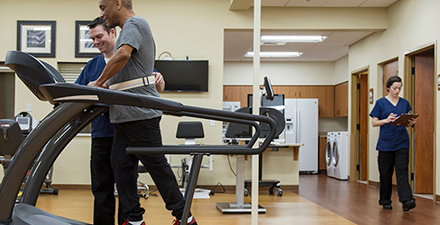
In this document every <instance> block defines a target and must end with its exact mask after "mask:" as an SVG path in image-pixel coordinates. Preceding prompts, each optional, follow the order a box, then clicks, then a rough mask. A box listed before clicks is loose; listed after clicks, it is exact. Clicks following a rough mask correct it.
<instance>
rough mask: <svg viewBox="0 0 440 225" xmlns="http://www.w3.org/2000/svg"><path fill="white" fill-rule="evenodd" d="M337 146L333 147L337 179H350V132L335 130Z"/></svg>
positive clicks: (333, 160)
mask: <svg viewBox="0 0 440 225" xmlns="http://www.w3.org/2000/svg"><path fill="white" fill-rule="evenodd" d="M334 141H335V144H334V145H333V146H335V147H334V148H333V152H332V153H333V159H332V162H333V163H332V164H333V166H334V174H335V178H336V179H340V180H348V169H349V165H350V160H349V156H350V152H349V148H348V146H349V142H348V132H335V138H334Z"/></svg>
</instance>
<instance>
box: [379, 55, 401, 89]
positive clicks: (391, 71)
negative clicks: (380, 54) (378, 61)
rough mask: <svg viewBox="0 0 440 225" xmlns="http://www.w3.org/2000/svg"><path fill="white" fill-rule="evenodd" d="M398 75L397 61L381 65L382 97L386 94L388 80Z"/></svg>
mask: <svg viewBox="0 0 440 225" xmlns="http://www.w3.org/2000/svg"><path fill="white" fill-rule="evenodd" d="M398 75H399V61H397V60H395V61H392V62H388V63H386V64H384V65H383V96H384V97H385V96H386V95H387V94H388V91H387V86H386V83H387V80H388V78H390V77H392V76H398Z"/></svg>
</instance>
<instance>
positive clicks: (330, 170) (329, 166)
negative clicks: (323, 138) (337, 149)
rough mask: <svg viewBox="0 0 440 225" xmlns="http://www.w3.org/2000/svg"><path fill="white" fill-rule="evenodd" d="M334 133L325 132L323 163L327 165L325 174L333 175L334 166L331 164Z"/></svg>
mask: <svg viewBox="0 0 440 225" xmlns="http://www.w3.org/2000/svg"><path fill="white" fill-rule="evenodd" d="M334 139H335V134H334V133H333V132H328V133H327V147H326V149H325V164H326V165H327V176H329V177H335V167H334V166H333V162H332V159H333V153H332V151H333V143H334V142H335V140H334Z"/></svg>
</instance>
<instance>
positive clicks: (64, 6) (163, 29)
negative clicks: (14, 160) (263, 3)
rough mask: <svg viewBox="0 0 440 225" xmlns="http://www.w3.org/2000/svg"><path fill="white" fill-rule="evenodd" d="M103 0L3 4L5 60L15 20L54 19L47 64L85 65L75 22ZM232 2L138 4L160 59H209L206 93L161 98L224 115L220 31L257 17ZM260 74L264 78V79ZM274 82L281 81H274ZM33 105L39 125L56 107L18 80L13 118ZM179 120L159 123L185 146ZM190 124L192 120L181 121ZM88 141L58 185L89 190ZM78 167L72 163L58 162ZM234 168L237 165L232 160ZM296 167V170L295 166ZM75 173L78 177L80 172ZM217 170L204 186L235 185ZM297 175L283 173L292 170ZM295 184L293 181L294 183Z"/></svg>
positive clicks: (364, 11) (358, 23)
mask: <svg viewBox="0 0 440 225" xmlns="http://www.w3.org/2000/svg"><path fill="white" fill-rule="evenodd" d="M97 5H98V1H97V0H96V1H91V0H77V1H66V0H64V1H59V0H44V1H43V0H42V1H32V0H20V1H2V7H1V8H0V21H1V23H0V30H1V31H2V40H1V42H0V61H4V57H5V55H6V52H7V51H9V50H15V49H16V26H17V22H16V21H17V20H56V21H57V41H56V42H57V43H56V58H44V59H43V60H44V61H46V62H48V63H50V64H52V65H53V66H55V67H56V65H57V62H86V61H87V59H82V58H78V59H77V58H74V37H75V20H91V19H93V18H94V17H96V16H97V15H98V14H99V10H98V6H97ZM228 7H229V1H228V0H186V1H181V0H168V1H153V0H145V1H141V0H134V9H135V12H136V13H137V14H138V15H140V16H142V17H145V18H146V19H147V21H149V23H150V25H151V28H152V31H153V35H154V37H155V41H156V47H157V48H156V55H157V56H158V55H159V54H160V53H161V52H163V51H169V52H171V53H172V55H173V57H174V58H175V59H183V58H184V57H185V56H187V55H188V56H189V57H190V58H191V59H208V60H209V65H210V67H209V72H210V78H209V92H208V93H201V94H200V93H182V94H171V93H165V94H162V97H164V98H167V99H172V100H175V101H179V102H182V103H183V104H188V105H194V106H202V107H207V108H217V109H221V102H222V85H223V74H224V73H223V37H224V34H223V31H224V29H250V28H252V26H253V21H252V20H253V12H252V10H249V11H234V12H232V11H229V10H228ZM387 23H388V22H387V10H386V9H381V8H355V9H351V8H285V9H277V8H264V9H263V10H262V29H338V30H347V29H372V30H383V29H386V28H387ZM262 75H263V74H262ZM275 80H277V79H275ZM27 104H32V106H33V110H32V112H31V114H32V115H33V116H34V117H35V118H37V119H39V120H41V119H42V118H43V117H44V116H45V115H46V114H47V113H48V112H49V111H50V110H51V108H52V106H51V105H49V104H48V103H46V102H40V101H38V100H37V99H36V98H35V97H34V96H33V95H32V94H30V92H29V91H28V90H27V88H26V87H25V86H24V85H23V84H22V83H21V81H19V80H18V79H16V102H15V112H20V111H23V110H25V109H26V105H27ZM179 120H183V119H181V118H174V117H173V118H172V117H169V116H165V117H164V118H163V121H162V124H161V125H162V132H163V140H164V143H165V144H175V143H180V142H179V141H177V140H176V139H175V138H174V136H175V131H176V123H177V121H179ZM184 120H187V119H184ZM204 127H205V133H206V135H205V136H206V138H205V139H203V140H201V141H202V142H205V143H219V142H220V141H221V124H220V123H219V122H217V123H216V124H215V126H214V127H211V126H210V125H209V121H204ZM84 139H87V138H84V137H78V138H75V140H73V141H72V143H71V144H70V145H69V147H68V148H67V149H66V150H65V151H64V152H63V154H62V155H61V156H60V158H59V159H58V161H57V163H56V164H55V174H54V183H57V184H65V183H69V184H84V183H87V182H89V181H88V180H89V177H88V176H89V172H88V171H87V169H88V167H89V152H90V150H89V148H90V143H89V141H88V140H84ZM70 161H75V164H68V163H60V162H70ZM231 162H233V163H235V160H232V161H231ZM290 166H291V167H292V168H293V167H294V166H295V165H294V164H291V165H290ZM78 167H79V168H81V170H78ZM214 167H215V170H214V171H202V174H201V178H200V182H199V183H200V184H211V185H215V184H216V183H217V181H221V182H222V184H225V185H232V184H235V177H234V176H233V175H231V174H230V173H229V172H226V171H229V166H228V165H227V160H226V158H225V156H216V157H215V165H214ZM292 168H290V169H289V168H286V169H287V170H291V169H292ZM268 170H269V171H268V172H265V174H268V175H271V174H281V173H282V171H280V170H279V168H268ZM280 177H281V178H279V179H280V180H281V182H282V183H283V184H298V178H297V177H293V178H292V177H291V176H288V177H289V179H287V178H284V176H280ZM291 178H292V179H291Z"/></svg>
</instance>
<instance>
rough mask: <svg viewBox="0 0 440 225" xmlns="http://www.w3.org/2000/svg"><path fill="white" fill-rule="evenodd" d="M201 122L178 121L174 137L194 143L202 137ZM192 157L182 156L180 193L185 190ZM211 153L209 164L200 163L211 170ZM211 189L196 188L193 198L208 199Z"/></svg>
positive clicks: (202, 166)
mask: <svg viewBox="0 0 440 225" xmlns="http://www.w3.org/2000/svg"><path fill="white" fill-rule="evenodd" d="M204 137H205V133H204V132H203V124H202V122H179V124H178V125H177V132H176V138H185V145H196V140H195V139H196V138H204ZM192 160H193V157H192V156H190V157H185V158H182V160H181V162H182V166H181V168H182V188H181V189H180V191H181V192H182V194H183V193H184V192H185V189H186V186H187V185H188V178H189V173H190V171H191V165H192ZM212 162H213V159H212V155H209V165H201V168H208V169H209V170H212ZM210 193H211V190H208V189H203V188H196V189H195V192H194V198H198V199H200V198H201V199H208V198H209V195H210Z"/></svg>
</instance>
